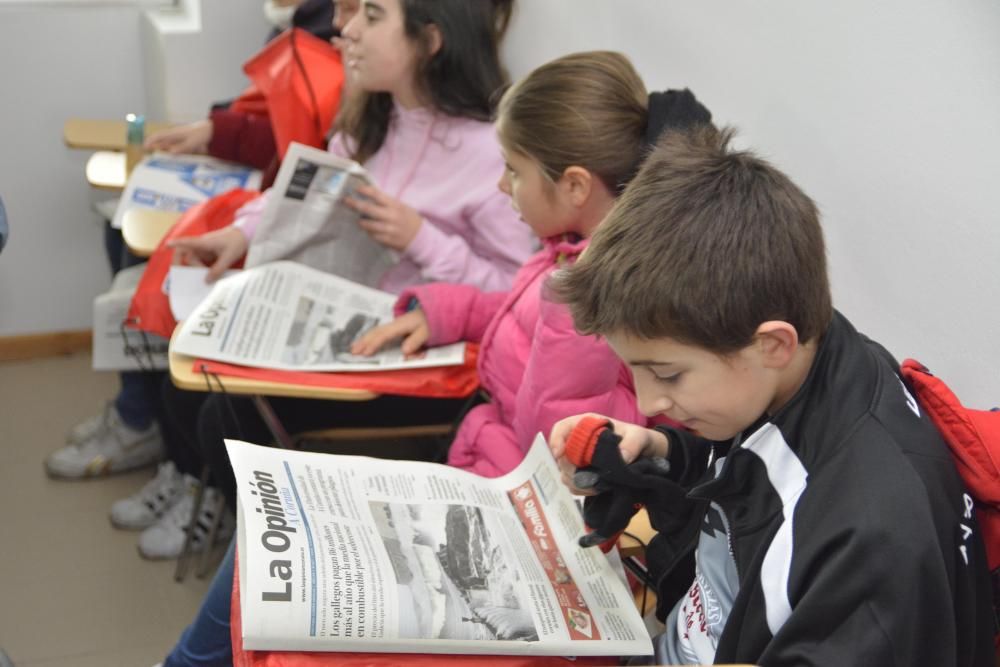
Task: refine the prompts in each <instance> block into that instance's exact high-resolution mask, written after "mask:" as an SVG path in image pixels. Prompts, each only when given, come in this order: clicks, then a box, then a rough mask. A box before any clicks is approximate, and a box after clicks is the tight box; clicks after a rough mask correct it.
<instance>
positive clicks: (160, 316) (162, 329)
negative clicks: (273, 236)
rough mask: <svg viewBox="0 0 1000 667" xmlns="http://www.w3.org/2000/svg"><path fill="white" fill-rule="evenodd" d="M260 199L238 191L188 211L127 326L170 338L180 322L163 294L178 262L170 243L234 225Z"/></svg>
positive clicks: (146, 280) (141, 289)
mask: <svg viewBox="0 0 1000 667" xmlns="http://www.w3.org/2000/svg"><path fill="white" fill-rule="evenodd" d="M258 196H260V193H259V192H256V191H253V190H243V189H239V188H237V189H234V190H230V191H229V192H225V193H223V194H221V195H216V196H215V197H212V198H211V199H208V200H206V201H203V202H201V203H200V204H197V205H195V206H192V207H191V208H189V209H188V210H187V211H185V212H184V214H183V215H182V216H181V217H180V219H179V220H178V221H177V223H176V224H175V225H174V226H173V227H171V228H170V231H168V232H167V234H166V235H165V236H164V237H163V239H162V240H161V241H160V245H158V246H157V247H156V250H154V251H153V254H152V255H151V256H150V257H149V263H148V264H147V265H146V270H145V271H144V272H143V274H142V279H141V280H140V281H139V285H138V286H137V287H136V289H135V294H134V295H133V296H132V302H131V303H130V304H129V309H128V316H127V318H126V324H127V325H128V326H129V327H131V328H133V329H139V330H141V331H148V332H150V333H154V334H157V335H159V336H162V337H164V338H170V335H171V334H172V333H173V331H174V327H176V326H177V321H176V320H175V319H174V316H173V313H171V312H170V301H169V300H168V299H167V295H166V294H164V293H163V281H164V279H165V278H166V277H167V272H169V271H170V265H171V264H172V263H173V260H174V251H173V249H172V248H168V247H167V241H169V240H171V239H175V238H178V237H181V236H197V235H199V234H204V233H206V232H210V231H212V230H215V229H220V228H222V227H225V226H226V225H228V224H230V223H231V222H232V221H233V216H234V215H235V214H236V211H237V210H239V208H240V207H241V206H243V204H245V203H247V202H248V201H250V200H251V199H254V198H255V197H258Z"/></svg>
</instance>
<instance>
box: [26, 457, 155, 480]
mask: <svg viewBox="0 0 1000 667" xmlns="http://www.w3.org/2000/svg"><path fill="white" fill-rule="evenodd" d="M162 460H163V459H162V458H160V457H157V458H155V459H151V460H149V461H140V462H138V463H129V464H128V465H125V466H117V467H116V466H115V465H114V463H113V462H112V461H92V462H91V463H90V464H89V465H88V466H87V467H86V468H84V469H83V471H82V472H81V471H75V470H74V471H66V470H59V469H58V468H54V467H52V465H51V464H50V463H49V462H48V461H45V474H46V475H48V476H49V477H51V478H53V479H60V480H62V479H79V480H84V479H101V478H104V477H110V476H111V475H117V474H120V473H126V472H132V471H133V470H141V469H142V468H149V467H151V466H155V465H156V464H158V463H160V462H161V461H162Z"/></svg>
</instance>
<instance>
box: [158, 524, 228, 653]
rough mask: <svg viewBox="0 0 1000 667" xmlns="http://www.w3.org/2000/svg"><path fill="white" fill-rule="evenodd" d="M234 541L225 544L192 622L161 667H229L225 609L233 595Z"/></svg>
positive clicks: (226, 610)
mask: <svg viewBox="0 0 1000 667" xmlns="http://www.w3.org/2000/svg"><path fill="white" fill-rule="evenodd" d="M235 558H236V538H235V537H234V538H233V541H232V542H230V543H229V550H228V551H226V557H225V558H224V559H223V560H222V564H221V565H219V571H218V572H216V573H215V578H214V579H212V586H211V587H210V588H209V589H208V593H207V594H206V595H205V599H204V600H202V601H201V608H200V609H199V610H198V615H197V616H196V617H195V619H194V622H193V623H192V624H191V625H189V626H187V627H186V628H185V629H184V632H183V633H182V634H181V638H180V640H179V641H178V642H177V645H176V646H174V649H173V650H172V651H171V652H170V655H168V656H167V659H166V660H164V661H163V667H229V666H230V665H232V664H233V645H232V642H231V640H230V635H229V609H230V602H231V600H232V597H231V596H232V593H233V565H234V562H235Z"/></svg>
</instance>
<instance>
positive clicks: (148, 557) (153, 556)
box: [135, 545, 198, 561]
mask: <svg viewBox="0 0 1000 667" xmlns="http://www.w3.org/2000/svg"><path fill="white" fill-rule="evenodd" d="M135 550H136V551H138V552H139V557H140V558H142V559H143V560H153V561H158V560H177V559H178V558H180V556H181V555H180V554H174V555H161V554H147V553H146V552H144V551H143V550H142V549H141V548H139V546H138V545H136V547H135ZM193 553H198V552H197V551H195V552H193Z"/></svg>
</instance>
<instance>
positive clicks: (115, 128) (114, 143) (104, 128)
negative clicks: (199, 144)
mask: <svg viewBox="0 0 1000 667" xmlns="http://www.w3.org/2000/svg"><path fill="white" fill-rule="evenodd" d="M170 125H171V124H170V123H146V134H147V135H149V134H153V133H154V132H159V131H160V130H163V129H166V128H168V127H170ZM126 127H127V123H126V122H125V121H124V120H92V119H87V118H70V119H69V120H67V121H66V122H65V123H63V142H65V144H66V145H67V146H68V147H70V148H80V149H85V150H92V151H93V150H96V151H123V150H125V134H126Z"/></svg>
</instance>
